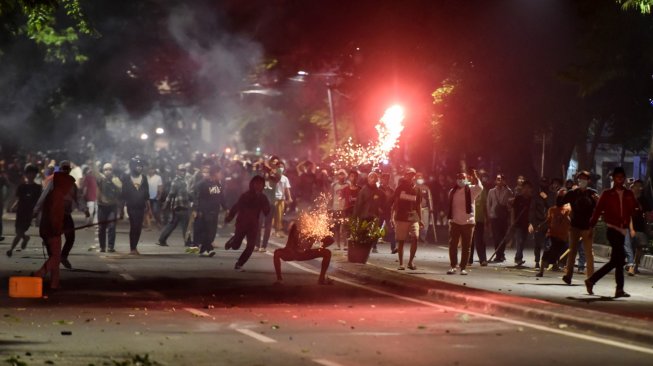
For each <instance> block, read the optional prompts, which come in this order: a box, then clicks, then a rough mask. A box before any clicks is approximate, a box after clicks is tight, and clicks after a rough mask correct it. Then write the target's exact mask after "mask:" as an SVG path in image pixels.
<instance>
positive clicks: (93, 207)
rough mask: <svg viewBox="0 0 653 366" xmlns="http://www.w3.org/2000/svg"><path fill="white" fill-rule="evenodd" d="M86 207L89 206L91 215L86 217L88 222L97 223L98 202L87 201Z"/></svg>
mask: <svg viewBox="0 0 653 366" xmlns="http://www.w3.org/2000/svg"><path fill="white" fill-rule="evenodd" d="M86 207H87V208H88V213H89V214H90V215H91V216H89V217H88V219H86V223H87V224H91V223H92V224H97V202H96V201H88V202H86Z"/></svg>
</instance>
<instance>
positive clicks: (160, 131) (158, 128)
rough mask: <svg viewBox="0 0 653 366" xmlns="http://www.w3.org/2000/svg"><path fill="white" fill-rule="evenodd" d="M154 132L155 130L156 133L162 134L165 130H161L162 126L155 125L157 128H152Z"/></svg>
mask: <svg viewBox="0 0 653 366" xmlns="http://www.w3.org/2000/svg"><path fill="white" fill-rule="evenodd" d="M154 132H156V134H157V135H163V133H164V132H165V131H164V130H163V128H161V127H157V129H156V130H154Z"/></svg>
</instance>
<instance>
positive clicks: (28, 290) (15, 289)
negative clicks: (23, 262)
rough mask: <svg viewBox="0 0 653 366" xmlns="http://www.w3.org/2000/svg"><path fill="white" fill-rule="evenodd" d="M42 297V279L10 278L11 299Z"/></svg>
mask: <svg viewBox="0 0 653 366" xmlns="http://www.w3.org/2000/svg"><path fill="white" fill-rule="evenodd" d="M42 296H43V279H42V278H41V277H9V297H19V298H40V297H42Z"/></svg>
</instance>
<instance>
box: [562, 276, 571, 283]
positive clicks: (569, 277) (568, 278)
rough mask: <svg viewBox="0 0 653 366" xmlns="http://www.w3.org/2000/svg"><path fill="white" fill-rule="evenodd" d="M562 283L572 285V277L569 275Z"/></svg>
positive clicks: (563, 277)
mask: <svg viewBox="0 0 653 366" xmlns="http://www.w3.org/2000/svg"><path fill="white" fill-rule="evenodd" d="M562 282H564V283H566V284H568V285H571V276H567V275H564V276H562Z"/></svg>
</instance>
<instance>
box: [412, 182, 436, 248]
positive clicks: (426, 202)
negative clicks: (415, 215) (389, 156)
mask: <svg viewBox="0 0 653 366" xmlns="http://www.w3.org/2000/svg"><path fill="white" fill-rule="evenodd" d="M415 184H416V187H417V189H419V190H420V194H421V195H422V207H421V208H420V209H421V211H422V225H421V228H420V230H419V241H420V242H422V243H424V242H426V239H427V236H428V229H429V228H430V227H431V217H432V216H433V198H432V196H431V190H430V189H429V187H428V186H427V185H426V184H424V175H423V174H422V173H419V172H418V173H417V175H416V176H415Z"/></svg>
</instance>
